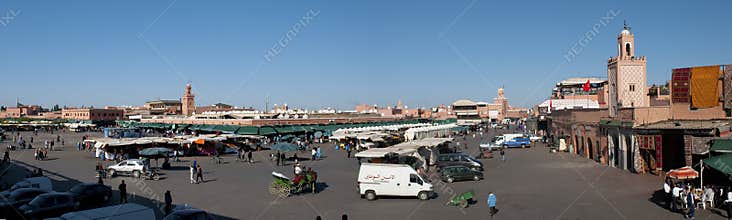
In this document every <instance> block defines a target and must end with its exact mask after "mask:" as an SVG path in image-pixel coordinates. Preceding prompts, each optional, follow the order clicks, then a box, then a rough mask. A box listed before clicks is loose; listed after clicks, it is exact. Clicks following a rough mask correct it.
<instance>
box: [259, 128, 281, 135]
mask: <svg viewBox="0 0 732 220" xmlns="http://www.w3.org/2000/svg"><path fill="white" fill-rule="evenodd" d="M273 134H277V131H275V129H274V128H272V127H259V135H273Z"/></svg>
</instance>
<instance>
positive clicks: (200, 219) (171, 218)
mask: <svg viewBox="0 0 732 220" xmlns="http://www.w3.org/2000/svg"><path fill="white" fill-rule="evenodd" d="M210 219H213V218H212V217H211V216H210V215H209V214H208V213H207V212H206V211H203V210H200V209H192V208H188V209H180V210H174V211H173V212H171V213H170V214H169V215H168V216H165V218H163V220H210Z"/></svg>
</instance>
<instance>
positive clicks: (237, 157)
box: [236, 149, 242, 161]
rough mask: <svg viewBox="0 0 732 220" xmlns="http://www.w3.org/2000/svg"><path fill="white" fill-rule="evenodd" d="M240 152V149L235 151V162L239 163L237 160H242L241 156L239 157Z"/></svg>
mask: <svg viewBox="0 0 732 220" xmlns="http://www.w3.org/2000/svg"><path fill="white" fill-rule="evenodd" d="M241 151H242V149H238V150H236V160H237V161H239V160H241V159H242V156H241Z"/></svg>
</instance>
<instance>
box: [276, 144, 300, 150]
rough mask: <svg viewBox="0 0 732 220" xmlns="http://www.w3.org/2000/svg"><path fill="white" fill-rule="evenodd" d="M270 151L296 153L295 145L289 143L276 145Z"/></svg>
mask: <svg viewBox="0 0 732 220" xmlns="http://www.w3.org/2000/svg"><path fill="white" fill-rule="evenodd" d="M270 149H271V150H278V151H297V145H295V144H291V143H277V144H275V145H272V147H270Z"/></svg>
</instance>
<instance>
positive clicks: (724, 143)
mask: <svg viewBox="0 0 732 220" xmlns="http://www.w3.org/2000/svg"><path fill="white" fill-rule="evenodd" d="M710 151H714V152H723V153H732V139H715V140H713V141H712V148H711V149H710Z"/></svg>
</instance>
